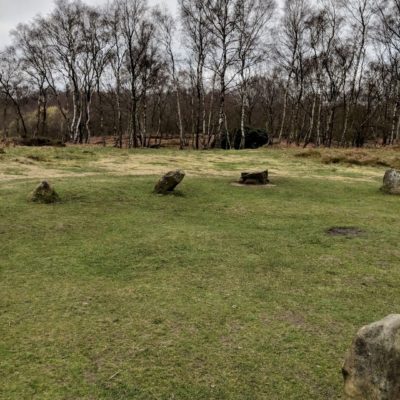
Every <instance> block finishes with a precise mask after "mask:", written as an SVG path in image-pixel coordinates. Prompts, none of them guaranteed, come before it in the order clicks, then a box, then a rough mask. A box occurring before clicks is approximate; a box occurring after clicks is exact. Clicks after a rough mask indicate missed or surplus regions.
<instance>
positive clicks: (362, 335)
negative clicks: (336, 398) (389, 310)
mask: <svg viewBox="0 0 400 400" xmlns="http://www.w3.org/2000/svg"><path fill="white" fill-rule="evenodd" d="M342 373H343V378H344V391H345V394H346V396H347V399H353V400H399V399H400V314H392V315H389V316H387V317H386V318H384V319H382V320H381V321H378V322H374V323H372V324H370V325H367V326H364V327H362V328H361V329H360V330H359V331H358V333H357V335H356V337H355V338H354V340H353V344H352V346H351V348H350V350H349V351H348V353H347V356H346V360H345V362H344V365H343V368H342Z"/></svg>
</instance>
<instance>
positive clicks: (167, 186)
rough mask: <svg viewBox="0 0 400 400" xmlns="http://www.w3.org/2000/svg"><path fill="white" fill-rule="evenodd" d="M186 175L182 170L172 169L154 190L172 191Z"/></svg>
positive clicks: (166, 192) (165, 192)
mask: <svg viewBox="0 0 400 400" xmlns="http://www.w3.org/2000/svg"><path fill="white" fill-rule="evenodd" d="M184 177H185V173H184V172H183V171H181V170H176V171H170V172H168V173H167V174H165V175H164V176H163V177H162V178H161V179H160V180H159V181H158V182H157V184H156V186H155V188H154V191H155V192H156V193H159V194H168V193H171V192H172V191H173V190H174V189H175V188H176V186H178V185H179V184H180V183H181V182H182V180H183V178H184Z"/></svg>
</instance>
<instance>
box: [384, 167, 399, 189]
mask: <svg viewBox="0 0 400 400" xmlns="http://www.w3.org/2000/svg"><path fill="white" fill-rule="evenodd" d="M381 190H382V192H384V193H388V194H400V171H396V170H395V169H388V170H387V171H386V172H385V176H384V177H383V186H382V187H381Z"/></svg>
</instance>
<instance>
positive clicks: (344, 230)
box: [326, 226, 364, 237]
mask: <svg viewBox="0 0 400 400" xmlns="http://www.w3.org/2000/svg"><path fill="white" fill-rule="evenodd" d="M326 233H327V235H330V236H346V237H356V236H360V235H361V234H362V233H364V231H363V230H362V229H360V228H357V227H354V226H333V227H332V228H329V229H327V230H326Z"/></svg>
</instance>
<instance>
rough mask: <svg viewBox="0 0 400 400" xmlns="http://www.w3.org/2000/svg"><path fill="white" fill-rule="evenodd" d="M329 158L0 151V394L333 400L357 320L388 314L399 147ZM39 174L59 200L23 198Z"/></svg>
mask: <svg viewBox="0 0 400 400" xmlns="http://www.w3.org/2000/svg"><path fill="white" fill-rule="evenodd" d="M334 152H336V153H338V154H339V153H340V152H339V151H329V150H321V151H320V153H319V154H313V153H311V154H309V155H308V154H307V155H306V156H302V155H301V156H299V153H301V151H300V150H298V149H297V150H293V149H287V150H279V149H277V150H271V149H266V150H265V149H263V150H257V151H240V152H235V151H229V152H223V151H199V152H194V151H184V152H180V151H173V150H164V149H162V150H132V151H130V150H129V151H128V150H117V149H112V148H95V147H90V146H85V147H67V148H59V149H52V148H48V149H35V148H10V149H6V153H5V154H0V274H1V280H0V337H1V340H0V398H1V399H7V400H17V399H18V400H21V399H38V400H39V399H40V400H47V399H48V400H56V399H74V400H75V399H87V400H89V399H90V400H93V399H135V400H136V399H140V400H153V399H154V400H155V399H157V400H161V399H162V400H167V399H175V400H198V399H204V400H210V399H215V400H223V399H227V400H228V399H229V400H231V399H234V400H246V399H248V400H258V399H263V400H264V399H267V400H269V399H271V400H283V399H285V400H286V399H298V400H305V399H307V400H308V399H310V400H311V399H315V400H322V399H326V400H332V399H340V398H341V393H342V377H341V366H342V362H343V359H344V354H345V351H346V349H347V348H348V347H349V345H350V342H351V340H352V338H353V337H354V334H355V332H356V331H357V330H358V328H359V327H360V326H362V325H364V324H366V323H369V322H372V321H375V320H379V319H381V318H382V317H384V316H385V315H387V314H390V313H396V312H398V306H399V302H398V299H399V298H400V285H399V282H400V268H399V267H400V263H399V260H400V248H399V237H400V223H399V215H400V198H399V197H396V196H385V195H383V194H382V193H380V192H379V186H380V185H381V179H382V176H383V173H384V171H385V169H387V167H385V166H379V165H391V163H396V162H398V160H399V158H398V156H397V155H398V154H399V153H398V151H397V152H396V151H393V150H387V151H385V150H364V151H363V153H362V154H361V155H359V154H358V155H357V154H356V157H355V158H356V159H357V160H359V161H357V162H350V163H348V162H347V161H348V159H349V157H350V156H349V157H347V159H346V158H344V159H343V158H339V159H337V158H335V157H336V153H335V154H334V156H332V154H333V153H334ZM344 152H345V151H342V153H343V154H344ZM342 153H340V154H342ZM354 153H357V152H354ZM327 157H331V160H332V162H331V161H329V160H330V159H328V161H327ZM352 157H353V156H352ZM346 160H347V161H346ZM351 160H353V161H354V159H353V158H352V159H351ZM351 160H350V161H351ZM360 160H361V161H360ZM365 160H366V162H364V161H365ZM355 164H357V165H355ZM371 164H373V165H371ZM175 168H182V169H184V170H185V172H186V173H187V175H186V177H185V179H184V181H183V183H182V184H181V185H180V186H179V191H178V193H177V195H170V196H165V197H161V196H156V195H154V194H152V189H153V186H154V183H155V181H156V180H157V178H158V176H159V175H160V174H161V173H163V172H166V171H168V170H170V169H175ZM266 168H267V169H269V171H270V179H271V183H272V184H274V185H276V186H275V187H273V188H272V189H271V190H255V189H254V188H249V190H247V188H243V187H237V186H234V185H232V184H231V183H232V182H233V181H234V180H236V179H237V178H239V176H240V172H241V171H245V170H257V169H266ZM42 179H49V181H50V182H51V183H52V184H53V185H54V186H55V189H56V190H57V192H58V193H59V195H60V197H61V199H62V202H61V203H59V204H54V205H38V204H31V203H28V202H27V196H28V194H29V192H30V191H31V190H32V189H33V188H34V187H35V186H36V185H37V183H38V182H39V181H40V180H42ZM332 227H357V229H360V231H362V234H361V235H350V236H340V235H337V236H335V235H333V236H332V235H327V233H326V232H327V230H328V229H330V228H332Z"/></svg>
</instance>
